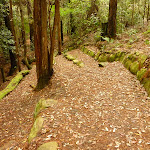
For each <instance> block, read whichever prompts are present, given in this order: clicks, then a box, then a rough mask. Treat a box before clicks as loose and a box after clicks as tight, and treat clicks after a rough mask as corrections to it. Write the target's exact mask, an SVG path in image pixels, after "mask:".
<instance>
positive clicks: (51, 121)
mask: <svg viewBox="0 0 150 150" xmlns="http://www.w3.org/2000/svg"><path fill="white" fill-rule="evenodd" d="M69 53H70V54H71V55H73V56H75V57H77V58H78V60H82V61H83V63H84V65H85V66H84V67H82V68H79V67H78V66H77V65H75V64H73V63H72V61H67V60H66V59H65V58H64V57H63V56H57V57H56V58H55V60H56V63H55V65H54V70H55V73H54V76H53V77H52V79H51V81H50V84H49V85H48V86H47V87H46V88H44V89H43V90H41V91H40V92H36V91H34V90H33V88H32V87H31V85H36V70H35V66H34V67H33V68H32V70H31V72H30V74H29V75H28V76H26V77H25V78H24V79H23V81H22V82H21V83H20V84H19V86H18V87H17V88H16V89H15V90H14V91H13V92H11V93H10V94H9V95H8V96H6V97H5V98H4V99H3V100H1V102H0V147H1V148H0V150H2V149H7V148H8V149H12V150H15V149H29V150H36V149H37V148H38V147H39V146H40V145H41V144H43V143H46V142H49V141H57V142H58V143H59V149H63V150H77V149H80V150H81V149H82V150H90V149H92V150H113V149H114V150H115V149H118V150H119V149H120V150H125V149H127V150H138V149H139V150H148V149H150V101H149V98H148V97H147V94H146V92H145V90H144V88H143V87H142V85H141V84H140V82H139V81H138V80H137V79H136V77H135V76H134V75H132V74H131V73H130V72H129V71H128V70H127V69H125V68H124V66H123V65H122V64H121V63H119V62H113V63H108V65H107V66H106V67H104V68H99V67H98V62H96V61H94V59H93V58H91V57H89V56H87V55H86V54H84V53H82V52H81V51H80V50H79V49H76V50H73V51H71V52H69ZM41 98H45V99H47V98H51V99H55V100H57V101H58V103H57V104H56V105H54V106H53V107H49V108H47V109H45V110H43V111H42V112H41V113H40V115H41V116H42V117H43V118H44V119H45V121H44V125H43V128H42V130H41V131H40V133H38V136H37V137H36V138H34V139H33V141H32V142H31V144H30V145H27V138H28V135H29V133H30V129H31V127H32V125H33V112H34V109H35V105H36V103H37V102H38V101H39V100H40V99H41Z"/></svg>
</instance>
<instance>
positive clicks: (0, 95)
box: [0, 70, 29, 100]
mask: <svg viewBox="0 0 150 150" xmlns="http://www.w3.org/2000/svg"><path fill="white" fill-rule="evenodd" d="M27 74H29V70H23V71H21V72H19V73H18V74H17V75H16V76H15V77H14V78H13V79H12V80H11V82H10V83H9V84H8V86H7V87H6V88H5V89H4V90H2V91H0V100H1V99H3V98H4V97H5V96H6V95H7V94H9V93H10V92H11V91H13V90H14V89H15V88H16V87H17V85H18V84H19V82H20V81H21V80H22V79H23V77H24V76H25V75H27Z"/></svg>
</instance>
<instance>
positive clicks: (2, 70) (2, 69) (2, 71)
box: [0, 68, 6, 83]
mask: <svg viewBox="0 0 150 150" xmlns="http://www.w3.org/2000/svg"><path fill="white" fill-rule="evenodd" d="M0 69H1V74H2V79H3V83H4V82H6V77H5V72H4V68H0Z"/></svg>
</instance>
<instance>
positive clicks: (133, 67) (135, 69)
mask: <svg viewBox="0 0 150 150" xmlns="http://www.w3.org/2000/svg"><path fill="white" fill-rule="evenodd" d="M139 68H140V64H139V62H138V61H135V62H133V63H132V64H131V65H130V72H131V73H133V74H134V75H136V74H137V72H138V71H139Z"/></svg>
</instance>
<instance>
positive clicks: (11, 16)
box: [9, 0, 21, 71]
mask: <svg viewBox="0 0 150 150" xmlns="http://www.w3.org/2000/svg"><path fill="white" fill-rule="evenodd" d="M9 3H10V22H11V29H12V34H13V37H14V41H15V47H16V55H17V67H18V70H19V71H21V67H20V60H19V50H18V39H17V36H16V31H15V27H14V19H13V11H12V0H9Z"/></svg>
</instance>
